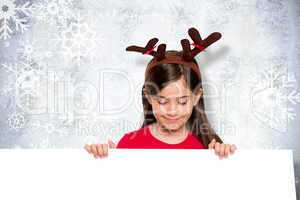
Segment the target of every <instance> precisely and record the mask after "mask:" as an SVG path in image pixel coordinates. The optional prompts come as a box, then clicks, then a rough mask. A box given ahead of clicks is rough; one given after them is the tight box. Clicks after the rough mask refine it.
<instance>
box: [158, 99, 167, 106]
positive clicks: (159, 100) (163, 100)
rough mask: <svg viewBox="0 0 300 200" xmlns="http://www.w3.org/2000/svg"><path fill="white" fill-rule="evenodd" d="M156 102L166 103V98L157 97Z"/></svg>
mask: <svg viewBox="0 0 300 200" xmlns="http://www.w3.org/2000/svg"><path fill="white" fill-rule="evenodd" d="M157 101H158V103H159V104H161V105H164V104H166V103H167V100H166V99H161V98H160V99H157Z"/></svg>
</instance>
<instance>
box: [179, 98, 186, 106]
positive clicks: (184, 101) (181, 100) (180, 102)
mask: <svg viewBox="0 0 300 200" xmlns="http://www.w3.org/2000/svg"><path fill="white" fill-rule="evenodd" d="M178 103H179V104H181V105H185V104H186V103H187V99H186V98H181V99H179V100H178Z"/></svg>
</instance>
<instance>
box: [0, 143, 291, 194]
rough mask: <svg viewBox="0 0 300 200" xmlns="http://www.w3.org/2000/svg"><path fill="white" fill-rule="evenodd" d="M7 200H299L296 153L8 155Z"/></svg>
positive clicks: (4, 170) (3, 183) (2, 178)
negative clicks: (94, 156) (102, 157)
mask: <svg viewBox="0 0 300 200" xmlns="http://www.w3.org/2000/svg"><path fill="white" fill-rule="evenodd" d="M0 199H3V200H21V199H22V200H23V199H28V200H45V199H51V200H57V199H64V200H69V199H72V200H73V199H85V200H87V199H101V200H102V199H104V200H109V199H119V200H120V199H130V200H157V199H164V200H168V199H171V200H177V199H178V200H179V199H180V200H183V199H187V200H194V199H195V200H196V199H197V200H199V199H210V200H220V199H226V200H227V199H228V200H229V199H230V200H241V199H243V200H248V199H249V200H269V199H272V200H296V192H295V180H294V168H293V156H292V151H291V150H237V151H236V152H235V154H234V155H232V156H230V157H229V158H227V159H223V160H219V158H218V157H217V156H216V155H215V154H214V152H213V151H211V150H196V149H110V152H109V156H108V158H105V159H94V158H93V157H92V156H91V155H89V154H88V153H87V152H86V151H85V150H84V149H63V150H62V149H61V150H59V149H48V150H33V149H27V150H24V149H23V150H22V149H19V150H6V149H2V150H0Z"/></svg>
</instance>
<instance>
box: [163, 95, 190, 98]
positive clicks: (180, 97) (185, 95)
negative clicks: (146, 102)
mask: <svg viewBox="0 0 300 200" xmlns="http://www.w3.org/2000/svg"><path fill="white" fill-rule="evenodd" d="M158 97H159V98H164V99H168V98H167V97H164V96H160V95H158ZM184 97H189V95H184V96H181V97H175V98H184Z"/></svg>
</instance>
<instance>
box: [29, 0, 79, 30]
mask: <svg viewBox="0 0 300 200" xmlns="http://www.w3.org/2000/svg"><path fill="white" fill-rule="evenodd" d="M74 5H75V2H74V0H50V1H46V2H45V1H42V2H37V3H36V4H35V6H34V16H35V18H36V19H37V20H38V21H42V22H44V23H48V24H50V25H56V26H64V24H66V23H67V21H68V20H70V19H72V18H74V10H73V7H74Z"/></svg>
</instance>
